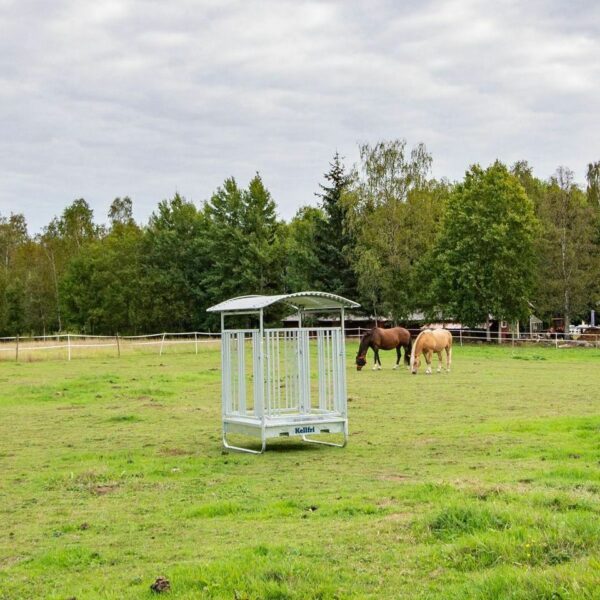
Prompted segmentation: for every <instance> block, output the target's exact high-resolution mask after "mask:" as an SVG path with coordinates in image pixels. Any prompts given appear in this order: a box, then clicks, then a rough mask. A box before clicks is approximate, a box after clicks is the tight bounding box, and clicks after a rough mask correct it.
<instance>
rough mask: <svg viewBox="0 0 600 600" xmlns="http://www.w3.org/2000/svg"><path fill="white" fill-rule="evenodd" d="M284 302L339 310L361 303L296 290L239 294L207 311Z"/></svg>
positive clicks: (243, 309) (242, 309) (247, 308)
mask: <svg viewBox="0 0 600 600" xmlns="http://www.w3.org/2000/svg"><path fill="white" fill-rule="evenodd" d="M277 302H283V303H285V304H288V305H289V306H292V307H293V308H296V309H302V310H338V309H340V308H358V307H359V306H360V304H358V303H356V302H353V301H352V300H348V299H347V298H343V297H342V296H336V295H335V294H328V293H327V292H296V293H295V294H279V295H277V296H239V297H238V298H231V299H230V300H225V301H224V302H220V303H219V304H215V305H214V306H211V307H210V308H207V309H206V311H207V312H248V311H255V310H256V311H258V310H261V309H263V308H266V307H267V306H271V304H276V303H277Z"/></svg>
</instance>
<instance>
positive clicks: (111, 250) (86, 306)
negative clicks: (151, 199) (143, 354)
mask: <svg viewBox="0 0 600 600" xmlns="http://www.w3.org/2000/svg"><path fill="white" fill-rule="evenodd" d="M131 209H132V203H131V200H130V199H129V198H127V197H126V198H124V199H123V200H121V199H120V198H117V199H116V200H115V202H113V204H112V206H111V210H110V211H109V218H110V219H111V222H112V227H111V230H110V233H109V234H108V235H106V236H104V237H102V238H100V239H98V240H96V241H94V242H93V243H90V244H87V245H86V246H85V247H83V248H82V250H81V251H80V252H79V253H78V254H77V255H76V256H74V257H73V258H72V259H71V260H70V261H69V263H68V265H67V269H66V273H65V275H64V276H63V278H62V281H61V293H62V298H63V305H64V312H65V316H66V320H67V322H68V324H69V325H70V326H71V327H74V328H77V329H79V330H81V331H85V332H86V333H97V334H109V335H110V334H113V333H115V332H121V333H137V332H138V330H139V326H140V322H141V320H142V317H141V314H142V312H141V297H142V290H143V289H144V286H143V280H142V269H141V264H142V251H143V241H144V238H143V232H142V230H141V229H140V228H139V227H138V226H137V225H136V223H135V222H134V221H133V218H132V216H131Z"/></svg>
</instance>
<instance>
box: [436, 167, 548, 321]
mask: <svg viewBox="0 0 600 600" xmlns="http://www.w3.org/2000/svg"><path fill="white" fill-rule="evenodd" d="M535 235H536V218H535V213H534V209H533V203H532V202H531V200H530V199H529V198H528V197H527V194H526V193H525V190H524V189H523V186H521V184H520V183H519V181H518V180H517V178H516V177H514V176H513V175H511V174H510V173H509V172H508V170H507V169H506V167H505V166H504V165H503V164H501V163H500V162H498V161H497V162H495V163H494V164H493V165H491V166H490V167H488V168H487V169H485V170H484V169H482V168H481V167H479V166H478V165H475V166H473V167H472V168H471V169H470V170H469V171H468V172H467V173H466V176H465V179H464V181H463V182H462V183H460V184H458V185H457V186H456V187H455V188H454V190H453V191H452V193H451V194H450V197H449V199H448V204H447V208H446V212H445V215H444V220H443V227H442V230H441V232H440V234H439V237H438V239H437V242H436V255H437V259H438V268H439V272H438V274H437V277H436V278H435V289H436V292H437V297H438V300H439V305H440V307H443V308H444V309H445V312H446V314H450V315H452V316H453V317H455V318H457V319H459V320H461V321H462V322H464V323H466V324H468V325H476V324H479V323H483V322H487V321H488V318H489V315H490V314H491V315H494V316H495V317H496V318H500V319H508V320H516V319H521V318H525V317H526V316H527V315H528V301H529V299H530V296H531V292H532V288H533V276H534V266H535V263H534V242H535Z"/></svg>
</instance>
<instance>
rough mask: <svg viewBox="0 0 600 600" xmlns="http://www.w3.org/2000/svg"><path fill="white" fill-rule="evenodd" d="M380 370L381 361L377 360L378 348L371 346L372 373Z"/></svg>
mask: <svg viewBox="0 0 600 600" xmlns="http://www.w3.org/2000/svg"><path fill="white" fill-rule="evenodd" d="M378 368H379V369H381V361H380V360H379V348H377V346H373V371H377V369H378Z"/></svg>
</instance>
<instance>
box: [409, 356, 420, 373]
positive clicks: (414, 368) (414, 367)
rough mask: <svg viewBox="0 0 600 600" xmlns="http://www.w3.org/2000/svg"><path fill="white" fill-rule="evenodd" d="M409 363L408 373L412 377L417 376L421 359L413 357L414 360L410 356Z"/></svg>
mask: <svg viewBox="0 0 600 600" xmlns="http://www.w3.org/2000/svg"><path fill="white" fill-rule="evenodd" d="M410 362H411V367H410V372H411V373H412V374H413V375H416V374H417V369H418V368H419V367H420V366H421V359H420V358H419V357H418V356H417V357H415V358H413V357H412V356H411V361H410Z"/></svg>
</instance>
